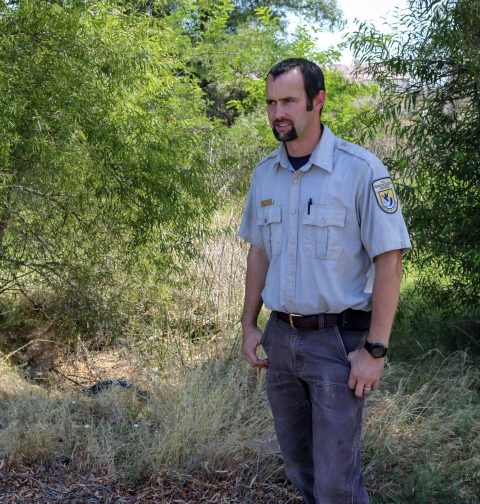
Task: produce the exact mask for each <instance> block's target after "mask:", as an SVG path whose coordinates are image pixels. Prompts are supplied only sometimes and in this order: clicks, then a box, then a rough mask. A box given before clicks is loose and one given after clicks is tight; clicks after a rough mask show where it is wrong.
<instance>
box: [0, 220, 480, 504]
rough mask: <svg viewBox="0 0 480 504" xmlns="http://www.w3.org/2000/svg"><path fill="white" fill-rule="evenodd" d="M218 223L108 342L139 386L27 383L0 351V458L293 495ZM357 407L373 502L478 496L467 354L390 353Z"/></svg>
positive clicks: (228, 227)
mask: <svg viewBox="0 0 480 504" xmlns="http://www.w3.org/2000/svg"><path fill="white" fill-rule="evenodd" d="M235 218H236V216H235V215H234V216H233V217H232V220H235ZM229 219H230V216H227V218H226V217H225V216H224V217H223V219H222V220H221V221H220V222H219V225H218V229H219V232H218V235H217V237H216V238H215V240H213V241H212V242H211V243H210V244H209V246H208V247H207V248H206V249H205V252H204V260H203V261H202V262H198V263H196V264H194V265H192V269H191V280H190V281H189V282H184V283H183V285H182V287H178V288H177V290H176V291H175V292H174V294H173V295H172V297H171V301H170V303H169V305H168V306H167V308H165V305H164V304H162V306H160V304H159V307H158V309H157V311H155V307H153V308H154V309H151V312H150V313H149V316H148V317H144V318H143V319H142V320H141V321H140V320H136V321H134V323H132V325H131V326H130V327H128V328H126V333H125V337H124V339H123V340H121V341H119V342H118V345H119V346H121V347H122V349H123V351H124V352H125V353H128V355H129V358H130V361H133V364H134V365H133V366H132V369H134V370H135V372H134V373H133V374H131V375H130V381H131V382H133V383H136V384H137V385H138V387H139V388H142V389H144V390H145V392H146V393H147V395H143V394H139V393H138V390H137V389H135V388H130V389H127V388H120V387H116V386H114V387H111V388H108V389H106V390H105V391H103V392H101V393H98V394H95V395H91V396H89V395H87V394H85V392H84V390H83V389H82V388H81V387H79V386H76V385H74V384H73V383H71V382H68V381H67V382H64V383H59V382H58V381H56V382H55V381H54V380H53V379H52V381H51V382H50V383H47V384H44V385H42V386H39V385H36V384H35V383H31V382H28V381H26V380H25V379H24V378H23V377H22V374H21V372H20V370H18V369H17V370H16V369H13V368H12V366H11V365H10V364H9V362H8V360H7V359H6V358H5V357H3V358H2V357H1V356H0V375H1V380H0V460H2V459H3V460H6V461H8V462H9V464H10V465H12V464H13V465H20V464H25V463H27V464H28V463H49V462H52V461H56V462H58V463H61V464H65V465H66V466H68V467H70V468H71V470H75V471H78V472H80V473H85V472H89V471H95V470H101V471H103V472H104V473H105V472H106V473H108V474H109V475H111V476H112V477H117V478H125V477H126V478H129V479H133V480H135V479H137V478H139V477H141V476H143V475H145V474H151V473H155V472H169V473H172V474H180V475H182V478H188V477H190V476H192V475H195V477H197V478H201V479H203V480H205V481H210V482H215V481H217V480H218V479H221V478H222V477H223V475H225V474H229V475H232V474H233V475H236V476H237V481H239V482H241V484H242V485H244V486H245V487H249V486H252V485H260V486H264V487H265V488H266V487H269V488H279V489H280V488H281V489H282V491H283V492H284V493H285V492H287V493H286V494H285V495H286V500H287V499H288V498H290V499H294V500H295V499H296V498H295V492H294V490H293V489H292V488H291V487H289V486H288V485H287V483H286V480H285V477H284V474H283V470H282V466H281V457H280V455H279V453H278V448H277V447H276V445H275V440H274V436H273V423H272V419H271V415H270V410H269V407H268V404H267V400H266V396H265V391H264V388H263V375H262V374H257V373H255V372H253V371H252V370H251V369H249V367H248V365H247V364H246V363H245V362H244V361H243V360H242V359H241V358H240V357H239V355H238V353H239V345H238V341H239V333H240V327H239V324H238V320H239V315H240V309H241V304H242V298H243V277H244V268H245V254H246V248H245V246H244V245H243V244H242V243H241V242H240V241H239V240H238V239H237V238H236V236H235V234H236V233H235V231H234V229H235V226H234V225H233V224H230V220H229ZM179 285H180V284H179ZM165 310H166V311H167V312H168V313H167V316H166V313H165ZM89 358H90V359H94V358H95V355H93V354H90V355H89ZM105 377H107V375H106V376H105ZM367 404H368V408H367V415H366V423H365V429H364V440H363V453H364V459H363V463H364V471H365V477H366V482H367V486H368V488H369V490H370V492H371V494H372V503H390V502H391V503H394V502H397V503H407V502H408V503H419V504H424V503H432V504H433V503H436V504H440V503H443V504H452V503H478V502H480V499H479V498H478V496H479V494H480V455H479V453H480V368H479V366H478V358H476V357H475V356H473V355H469V354H467V353H456V354H453V355H450V356H446V357H443V356H441V355H440V354H439V353H436V352H432V353H430V354H428V355H426V356H425V357H423V358H422V359H419V360H417V361H415V362H409V363H401V362H390V363H388V366H387V368H386V370H385V373H384V377H383V381H382V386H381V388H380V389H379V390H378V391H376V392H375V394H372V395H371V397H370V398H369V399H368V402H367ZM239 484H240V483H239Z"/></svg>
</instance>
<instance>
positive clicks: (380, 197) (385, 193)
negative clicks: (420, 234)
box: [372, 177, 398, 213]
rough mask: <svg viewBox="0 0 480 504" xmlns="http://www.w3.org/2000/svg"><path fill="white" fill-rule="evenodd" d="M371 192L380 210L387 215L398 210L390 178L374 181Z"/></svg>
mask: <svg viewBox="0 0 480 504" xmlns="http://www.w3.org/2000/svg"><path fill="white" fill-rule="evenodd" d="M372 187H373V192H374V193H375V197H376V198H377V202H378V204H379V205H380V208H381V209H382V210H383V211H384V212H387V213H394V212H396V211H397V208H398V198H397V195H396V194H395V189H394V187H393V182H392V179H391V178H390V177H385V178H382V179H378V180H375V181H374V182H373V183H372Z"/></svg>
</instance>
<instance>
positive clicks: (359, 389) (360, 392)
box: [355, 381, 364, 399]
mask: <svg viewBox="0 0 480 504" xmlns="http://www.w3.org/2000/svg"><path fill="white" fill-rule="evenodd" d="M363 393H364V390H363V384H361V383H360V382H359V381H357V385H356V387H355V397H358V398H359V399H360V398H361V397H363Z"/></svg>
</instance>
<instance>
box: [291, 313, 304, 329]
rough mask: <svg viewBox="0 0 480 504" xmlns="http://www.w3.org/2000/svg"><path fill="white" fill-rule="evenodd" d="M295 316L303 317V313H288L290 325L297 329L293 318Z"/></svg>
mask: <svg viewBox="0 0 480 504" xmlns="http://www.w3.org/2000/svg"><path fill="white" fill-rule="evenodd" d="M294 317H300V318H301V317H302V315H299V314H298V313H289V315H288V320H289V321H290V327H291V328H292V329H295V326H294V325H293V318H294Z"/></svg>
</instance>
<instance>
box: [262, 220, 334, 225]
mask: <svg viewBox="0 0 480 504" xmlns="http://www.w3.org/2000/svg"><path fill="white" fill-rule="evenodd" d="M265 222H267V221H266V220H265ZM320 224H325V219H322V220H321V221H320Z"/></svg>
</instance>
